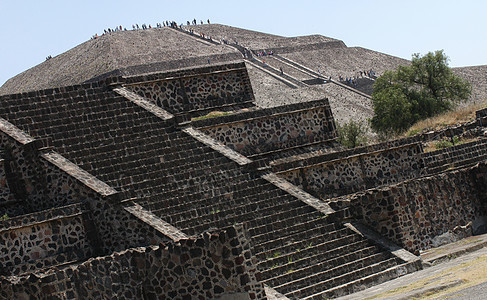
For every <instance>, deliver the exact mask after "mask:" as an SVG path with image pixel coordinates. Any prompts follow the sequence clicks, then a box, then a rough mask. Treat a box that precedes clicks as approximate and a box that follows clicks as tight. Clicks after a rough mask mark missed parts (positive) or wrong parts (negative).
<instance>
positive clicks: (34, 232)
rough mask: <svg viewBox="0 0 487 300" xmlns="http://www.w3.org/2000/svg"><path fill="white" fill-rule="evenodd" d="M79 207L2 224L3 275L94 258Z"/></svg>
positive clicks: (0, 236) (0, 259)
mask: <svg viewBox="0 0 487 300" xmlns="http://www.w3.org/2000/svg"><path fill="white" fill-rule="evenodd" d="M84 223H85V221H84V220H83V214H82V211H81V208H80V206H79V205H73V206H67V207H64V208H62V209H56V210H54V211H51V212H48V213H46V212H40V213H34V214H29V215H24V216H21V217H17V218H12V219H8V220H6V221H1V222H0V245H2V246H1V248H0V249H1V250H2V251H1V253H0V265H1V268H0V272H1V275H15V274H19V273H26V272H32V271H34V270H39V269H41V268H45V267H51V266H53V265H59V264H64V263H69V262H73V261H78V260H83V259H86V258H88V257H90V256H91V255H92V248H91V245H90V243H89V240H88V237H87V234H86V231H85V227H84Z"/></svg>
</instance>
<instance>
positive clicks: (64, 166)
mask: <svg viewBox="0 0 487 300" xmlns="http://www.w3.org/2000/svg"><path fill="white" fill-rule="evenodd" d="M41 157H42V158H44V159H45V160H46V161H47V162H49V163H51V164H53V165H55V166H56V167H58V168H59V169H61V170H62V171H64V172H66V173H67V174H68V175H70V176H72V177H73V178H74V179H76V180H77V181H79V182H80V183H82V184H83V185H85V186H86V187H88V188H90V189H91V190H93V191H94V192H96V193H98V194H100V195H101V196H102V197H103V198H105V199H107V200H110V201H113V202H116V201H120V192H118V191H116V190H115V189H114V188H112V187H110V186H109V185H108V184H106V183H105V182H103V181H101V180H99V179H97V178H96V177H95V176H93V175H91V174H89V173H88V172H86V171H85V170H83V169H81V168H80V167H78V166H77V165H75V164H74V163H72V162H70V161H69V160H67V159H66V158H65V157H63V156H61V155H60V154H59V153H57V152H54V151H49V152H45V153H42V154H41Z"/></svg>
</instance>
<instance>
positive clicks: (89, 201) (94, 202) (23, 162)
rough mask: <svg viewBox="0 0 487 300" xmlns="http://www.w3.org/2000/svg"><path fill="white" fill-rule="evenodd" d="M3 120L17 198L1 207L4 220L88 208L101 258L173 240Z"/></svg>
mask: <svg viewBox="0 0 487 300" xmlns="http://www.w3.org/2000/svg"><path fill="white" fill-rule="evenodd" d="M0 121H1V122H0V146H1V147H2V149H3V151H4V153H5V158H6V159H5V161H4V163H8V164H9V168H10V169H8V168H5V170H6V172H5V173H6V183H8V187H9V188H10V191H11V194H12V195H13V197H14V198H15V201H12V202H10V203H9V204H8V205H3V206H0V209H1V211H0V216H3V215H4V214H7V215H8V216H9V217H11V218H12V217H15V216H20V215H23V214H28V213H33V212H39V211H45V210H50V209H53V208H57V207H62V206H66V205H70V204H74V203H83V204H86V205H87V208H86V210H87V211H89V214H88V215H89V216H87V218H88V219H89V221H87V222H86V224H87V226H89V227H90V228H89V230H88V231H89V232H92V233H93V237H92V238H93V239H94V241H93V249H94V253H96V254H98V255H100V254H106V253H111V252H113V251H119V250H122V249H126V248H128V247H135V246H139V245H150V244H154V243H158V242H161V241H167V240H169V238H168V237H166V236H165V235H164V233H161V232H159V231H157V230H156V229H154V228H153V227H152V226H151V225H150V224H147V223H145V222H142V221H141V220H140V219H139V218H137V217H136V216H134V215H133V214H131V213H129V212H128V211H126V210H125V209H124V206H123V205H122V204H121V203H120V201H121V200H122V198H123V195H122V194H120V193H119V192H117V191H116V190H114V189H113V188H111V187H110V186H108V185H106V184H105V183H104V182H102V181H100V180H98V179H97V178H95V177H94V176H92V175H90V174H89V173H87V172H86V171H84V170H82V169H81V168H79V167H78V166H77V165H75V164H73V163H71V162H70V161H69V160H67V159H65V158H64V157H63V156H61V155H59V154H58V153H57V152H55V151H49V150H46V151H44V152H43V153H42V152H40V151H39V147H40V145H42V143H41V142H39V140H36V139H33V138H32V137H30V136H29V135H27V134H25V133H24V132H23V131H21V130H19V129H18V128H17V127H15V126H13V125H12V124H10V123H9V122H7V121H5V120H3V119H0ZM60 238H61V237H60Z"/></svg>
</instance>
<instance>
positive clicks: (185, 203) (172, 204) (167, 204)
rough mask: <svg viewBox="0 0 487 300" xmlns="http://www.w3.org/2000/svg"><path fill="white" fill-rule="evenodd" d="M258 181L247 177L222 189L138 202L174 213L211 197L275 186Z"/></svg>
mask: <svg viewBox="0 0 487 300" xmlns="http://www.w3.org/2000/svg"><path fill="white" fill-rule="evenodd" d="M260 183H261V181H260V180H252V179H247V180H244V181H239V182H236V183H235V184H232V185H227V186H224V189H213V190H210V191H208V192H196V193H194V194H190V195H183V196H176V197H172V198H168V199H165V200H162V201H157V202H151V203H149V202H148V201H144V202H139V204H140V205H142V206H146V205H147V207H148V208H150V209H151V211H158V210H163V213H164V214H165V215H167V214H172V213H175V212H177V211H183V210H186V209H188V207H190V206H191V207H199V206H206V205H209V204H211V203H212V199H213V197H224V198H228V199H232V198H235V197H241V196H244V195H250V194H252V193H258V192H264V191H267V190H269V189H272V188H275V187H274V186H273V185H272V184H270V183H267V184H265V183H264V184H262V185H260ZM195 199H197V200H195Z"/></svg>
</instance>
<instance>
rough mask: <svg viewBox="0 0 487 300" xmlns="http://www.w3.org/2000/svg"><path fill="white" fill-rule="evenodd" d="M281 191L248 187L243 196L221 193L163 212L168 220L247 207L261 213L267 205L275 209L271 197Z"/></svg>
mask: <svg viewBox="0 0 487 300" xmlns="http://www.w3.org/2000/svg"><path fill="white" fill-rule="evenodd" d="M283 193H284V192H283V191H280V190H278V189H273V190H268V191H260V192H256V189H255V188H251V189H248V195H247V196H245V197H234V196H232V197H230V196H226V195H221V196H217V197H212V198H209V199H204V201H198V202H197V203H195V202H189V203H185V204H186V205H179V206H178V208H177V209H173V210H172V211H173V213H171V214H169V212H167V211H166V212H165V213H166V215H167V218H168V220H171V222H177V221H179V220H182V219H183V218H184V216H186V215H187V214H188V213H190V214H192V215H194V216H199V217H203V216H205V215H210V214H211V215H212V216H213V215H214V214H215V213H218V214H221V215H223V216H225V213H231V211H233V210H239V209H242V212H243V211H246V210H248V209H252V210H254V211H257V210H259V213H261V211H260V210H262V209H266V208H267V207H269V206H273V205H274V206H273V207H275V208H276V209H277V206H276V205H275V204H274V203H273V201H272V199H274V198H275V197H279V196H282V194H283ZM227 195H228V194H227ZM279 205H281V206H282V205H283V204H282V203H280V204H279ZM285 205H289V206H290V207H294V206H298V205H301V206H302V205H303V203H302V202H300V201H298V200H296V201H294V202H288V203H286V204H285Z"/></svg>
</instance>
